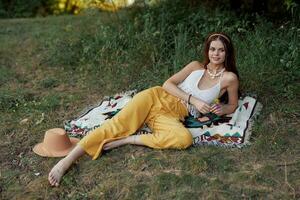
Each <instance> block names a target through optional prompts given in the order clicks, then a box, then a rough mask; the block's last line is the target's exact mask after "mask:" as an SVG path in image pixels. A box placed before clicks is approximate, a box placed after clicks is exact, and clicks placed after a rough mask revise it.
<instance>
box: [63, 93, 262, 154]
mask: <svg viewBox="0 0 300 200" xmlns="http://www.w3.org/2000/svg"><path fill="white" fill-rule="evenodd" d="M136 92H137V91H136V90H132V91H127V92H125V93H121V94H116V95H115V96H113V97H105V98H104V100H103V101H101V102H100V103H99V104H98V105H96V106H94V107H91V108H89V109H87V110H86V111H85V112H83V114H81V115H80V116H79V117H77V118H75V119H73V120H69V121H67V122H65V129H66V131H67V133H68V134H69V135H70V136H73V137H83V136H85V135H87V134H88V133H89V131H91V130H93V129H95V128H97V127H99V126H101V124H102V123H103V122H104V121H105V120H106V119H109V118H111V117H113V116H114V115H115V114H116V113H117V112H119V111H120V110H121V109H122V108H123V107H124V106H125V105H126V103H128V101H130V100H131V99H132V97H133V96H134V95H135V94H136ZM261 108H262V105H261V104H260V103H259V102H257V100H256V99H255V98H252V97H250V96H246V97H244V98H243V99H240V100H239V106H238V108H237V109H236V111H235V112H234V113H233V114H232V115H230V116H225V117H215V118H214V117H211V116H210V120H208V121H205V123H203V122H199V121H198V120H197V119H194V118H192V117H187V118H186V119H185V121H184V122H183V124H184V125H185V126H186V127H187V128H188V129H189V131H190V132H191V134H192V135H193V139H194V141H193V145H194V146H199V145H217V146H223V147H238V148H241V147H243V146H245V145H248V144H250V142H249V138H250V135H251V129H252V126H253V122H254V119H255V117H256V116H257V115H258V114H259V112H260V110H261ZM146 133H147V134H149V133H150V134H151V129H150V128H149V127H148V126H147V124H144V125H143V126H142V127H141V128H140V129H139V130H138V131H137V132H136V134H146Z"/></svg>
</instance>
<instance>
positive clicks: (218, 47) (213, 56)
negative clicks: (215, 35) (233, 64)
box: [208, 40, 226, 65]
mask: <svg viewBox="0 0 300 200" xmlns="http://www.w3.org/2000/svg"><path fill="white" fill-rule="evenodd" d="M225 56H226V52H225V47H224V45H223V43H222V42H221V41H220V40H214V41H211V43H210V47H209V50H208V58H209V61H210V63H212V64H215V65H220V64H222V63H224V61H225Z"/></svg>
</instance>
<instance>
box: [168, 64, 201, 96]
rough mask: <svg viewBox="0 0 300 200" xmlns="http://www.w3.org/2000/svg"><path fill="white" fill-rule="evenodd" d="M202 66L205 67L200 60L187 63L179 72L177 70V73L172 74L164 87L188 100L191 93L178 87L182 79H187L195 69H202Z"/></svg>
mask: <svg viewBox="0 0 300 200" xmlns="http://www.w3.org/2000/svg"><path fill="white" fill-rule="evenodd" d="M201 68H203V67H202V65H201V64H200V63H199V62H197V61H193V62H191V63H189V64H188V65H186V66H185V67H184V68H183V69H182V70H180V71H179V72H177V73H176V74H174V75H173V76H171V77H170V78H169V79H168V80H166V81H165V82H164V84H163V86H162V87H163V88H164V89H165V90H166V91H167V92H169V93H170V94H172V95H174V96H176V97H178V98H180V99H182V100H184V101H187V100H188V97H189V94H187V93H185V92H184V91H182V90H181V89H179V88H178V87H177V85H178V84H179V83H181V82H182V81H184V80H185V79H186V77H188V76H189V75H190V73H192V72H193V71H195V70H197V69H201Z"/></svg>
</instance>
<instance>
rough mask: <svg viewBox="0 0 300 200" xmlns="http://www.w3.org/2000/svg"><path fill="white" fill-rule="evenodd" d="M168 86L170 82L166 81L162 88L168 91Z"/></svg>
mask: <svg viewBox="0 0 300 200" xmlns="http://www.w3.org/2000/svg"><path fill="white" fill-rule="evenodd" d="M168 86H169V81H168V80H166V81H165V82H164V83H163V85H162V88H163V89H165V90H166V89H167V88H168Z"/></svg>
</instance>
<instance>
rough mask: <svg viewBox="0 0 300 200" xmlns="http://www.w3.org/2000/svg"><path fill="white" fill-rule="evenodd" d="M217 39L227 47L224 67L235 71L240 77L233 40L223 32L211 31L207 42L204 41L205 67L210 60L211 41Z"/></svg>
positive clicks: (229, 70)
mask: <svg viewBox="0 0 300 200" xmlns="http://www.w3.org/2000/svg"><path fill="white" fill-rule="evenodd" d="M215 40H220V41H221V42H222V43H223V45H224V48H225V61H224V67H225V70H226V71H228V72H233V73H235V74H236V75H237V77H238V78H239V73H238V71H237V68H236V64H235V51H234V47H233V44H232V41H231V39H230V37H229V36H228V35H227V34H225V33H222V32H215V33H211V34H209V35H208V36H207V38H206V40H205V43H204V49H203V50H204V51H203V53H204V67H205V68H206V67H207V65H208V63H209V62H210V60H209V57H208V51H209V47H210V43H211V42H212V41H215Z"/></svg>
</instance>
